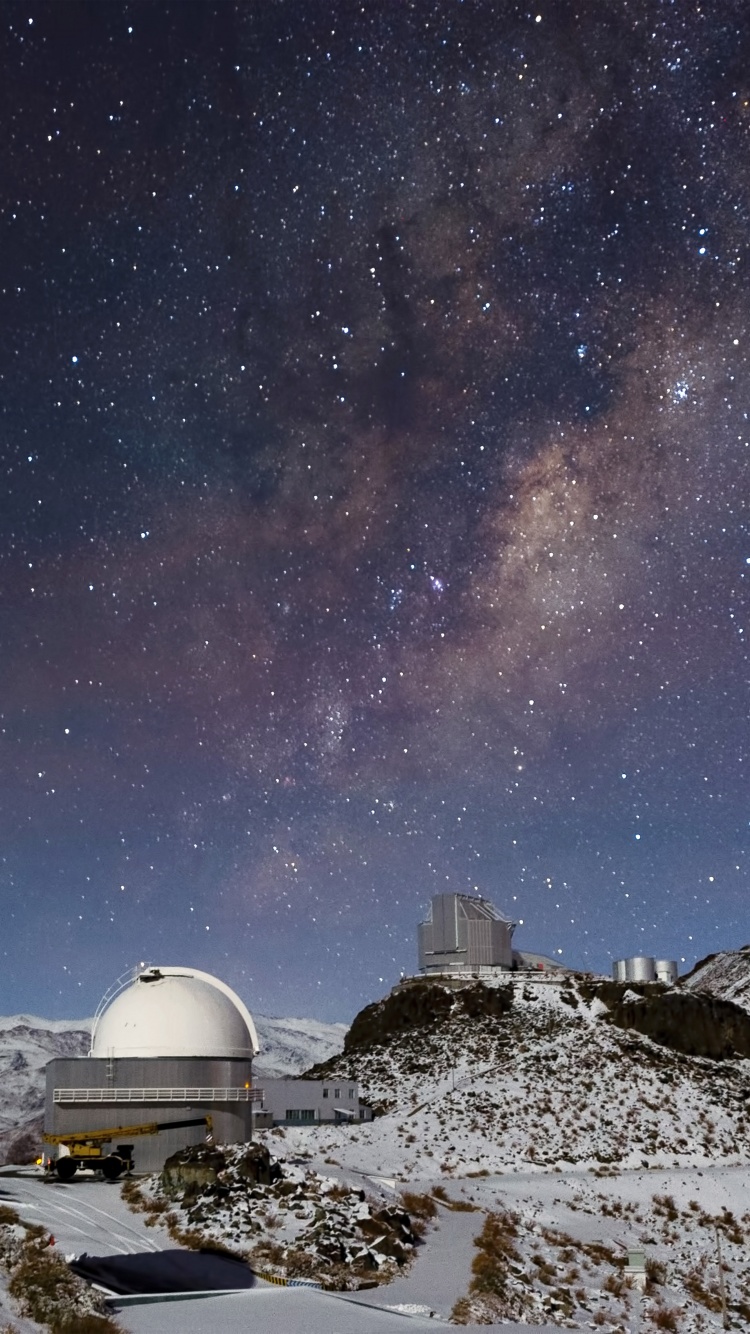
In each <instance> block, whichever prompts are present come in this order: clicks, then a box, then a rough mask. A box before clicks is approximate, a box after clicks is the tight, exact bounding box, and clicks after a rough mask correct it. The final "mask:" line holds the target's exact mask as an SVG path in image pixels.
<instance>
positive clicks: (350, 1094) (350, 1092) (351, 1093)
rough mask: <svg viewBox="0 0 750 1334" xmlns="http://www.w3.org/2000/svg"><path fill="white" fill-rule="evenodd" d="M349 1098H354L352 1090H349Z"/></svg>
mask: <svg viewBox="0 0 750 1334" xmlns="http://www.w3.org/2000/svg"><path fill="white" fill-rule="evenodd" d="M349 1097H350V1098H353V1097H354V1089H349Z"/></svg>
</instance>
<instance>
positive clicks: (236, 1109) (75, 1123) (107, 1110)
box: [44, 1057, 253, 1172]
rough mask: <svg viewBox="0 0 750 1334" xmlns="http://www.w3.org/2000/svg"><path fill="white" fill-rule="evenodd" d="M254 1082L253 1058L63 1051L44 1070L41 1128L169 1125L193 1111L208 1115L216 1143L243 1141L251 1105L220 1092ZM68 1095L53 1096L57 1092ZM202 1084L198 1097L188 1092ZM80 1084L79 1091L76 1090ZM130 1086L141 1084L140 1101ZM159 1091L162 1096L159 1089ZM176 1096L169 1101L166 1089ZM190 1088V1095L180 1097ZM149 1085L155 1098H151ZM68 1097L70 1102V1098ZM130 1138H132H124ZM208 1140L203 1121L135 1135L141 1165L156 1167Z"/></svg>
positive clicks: (125, 1139)
mask: <svg viewBox="0 0 750 1334" xmlns="http://www.w3.org/2000/svg"><path fill="white" fill-rule="evenodd" d="M251 1084H252V1070H251V1063H250V1061H248V1060H244V1059H232V1058H223V1059H212V1058H210V1057H155V1058H133V1057H123V1058H113V1059H109V1060H105V1059H101V1058H96V1057H83V1058H81V1057H78V1058H66V1057H61V1058H58V1059H56V1060H53V1061H50V1062H49V1064H48V1066H47V1071H46V1100H45V1116H44V1129H45V1132H46V1133H48V1134H54V1135H60V1134H64V1133H65V1132H66V1131H69V1132H73V1131H80V1130H105V1129H107V1128H108V1127H109V1126H112V1127H116V1126H133V1125H144V1124H146V1123H149V1122H153V1121H155V1122H158V1123H159V1124H164V1123H166V1122H170V1121H184V1120H188V1119H191V1118H193V1117H196V1118H197V1117H200V1116H205V1115H206V1114H207V1113H208V1114H209V1115H210V1116H211V1119H212V1122H213V1137H214V1140H215V1142H216V1143H231V1144H237V1143H240V1144H241V1143H245V1142H246V1141H248V1140H250V1139H251V1138H252V1114H253V1103H252V1102H250V1101H233V1100H231V1099H230V1098H228V1097H226V1096H225V1097H221V1096H220V1095H221V1093H225V1094H226V1092H227V1091H228V1090H234V1089H238V1090H243V1091H244V1089H245V1086H246V1085H251ZM56 1089H57V1090H60V1091H62V1096H64V1097H65V1098H66V1101H64V1102H59V1101H56V1100H55V1090H56ZM195 1089H200V1090H202V1091H203V1094H204V1095H205V1094H206V1093H208V1092H209V1091H211V1096H202V1097H201V1098H200V1099H198V1098H195V1097H193V1096H190V1095H189V1094H188V1093H187V1090H195ZM72 1090H78V1091H79V1096H78V1097H74V1096H72V1095H71V1091H72ZM87 1090H97V1091H102V1093H103V1098H102V1100H101V1101H100V1100H98V1093H97V1101H88V1100H87V1098H86V1091H87ZM126 1090H137V1091H139V1090H143V1093H144V1096H143V1097H142V1098H139V1099H138V1100H137V1101H131V1100H127V1094H126ZM157 1090H161V1096H159V1095H157ZM165 1090H170V1091H171V1093H172V1095H176V1096H172V1097H170V1099H169V1100H168V1101H165V1100H164V1098H163V1094H164V1091H165ZM181 1090H185V1091H186V1096H184V1097H180V1096H179V1094H180V1091H181ZM149 1091H150V1092H151V1094H152V1096H151V1097H149V1096H148V1094H149ZM67 1099H71V1100H67ZM119 1138H120V1139H121V1140H122V1141H123V1142H128V1136H127V1135H122V1136H120V1137H119ZM205 1138H206V1130H205V1127H203V1126H186V1127H183V1128H181V1129H179V1130H164V1131H160V1132H159V1133H158V1134H156V1135H143V1136H137V1137H135V1138H134V1139H133V1141H132V1143H133V1158H134V1160H135V1164H136V1169H137V1170H138V1171H147V1172H152V1171H159V1170H160V1169H161V1168H162V1166H163V1165H164V1161H165V1159H166V1158H168V1157H169V1155H170V1154H172V1153H175V1152H177V1150H179V1149H182V1148H184V1147H185V1146H186V1145H187V1144H199V1143H201V1142H202V1141H203V1140H205Z"/></svg>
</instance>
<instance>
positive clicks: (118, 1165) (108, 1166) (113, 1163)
mask: <svg viewBox="0 0 750 1334" xmlns="http://www.w3.org/2000/svg"><path fill="white" fill-rule="evenodd" d="M124 1166H125V1164H124V1162H123V1161H122V1158H120V1157H119V1156H118V1154H116V1153H111V1154H110V1155H109V1157H108V1158H105V1159H104V1161H103V1163H102V1174H103V1176H104V1178H105V1180H106V1181H116V1180H117V1178H118V1177H119V1176H121V1175H122V1170H123V1168H124Z"/></svg>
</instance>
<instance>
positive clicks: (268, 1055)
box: [253, 1014, 348, 1075]
mask: <svg viewBox="0 0 750 1334" xmlns="http://www.w3.org/2000/svg"><path fill="white" fill-rule="evenodd" d="M253 1018H254V1020H255V1026H256V1028H257V1030H258V1041H259V1043H260V1054H259V1055H258V1056H257V1057H256V1061H255V1069H256V1070H257V1072H258V1074H259V1075H298V1074H301V1072H302V1071H303V1070H306V1069H307V1067H308V1066H310V1065H314V1064H315V1063H316V1062H318V1061H327V1060H328V1059H329V1057H331V1056H334V1055H336V1053H337V1052H340V1051H341V1050H342V1048H343V1046H344V1038H345V1037H346V1031H347V1027H348V1025H347V1024H324V1023H321V1022H320V1021H319V1020H318V1019H274V1018H273V1017H271V1016H269V1015H266V1014H256V1015H254V1016H253Z"/></svg>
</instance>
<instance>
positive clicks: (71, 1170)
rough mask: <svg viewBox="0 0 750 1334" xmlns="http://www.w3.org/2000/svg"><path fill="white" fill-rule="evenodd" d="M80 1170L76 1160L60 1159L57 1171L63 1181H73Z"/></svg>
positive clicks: (56, 1167) (57, 1163)
mask: <svg viewBox="0 0 750 1334" xmlns="http://www.w3.org/2000/svg"><path fill="white" fill-rule="evenodd" d="M77 1169H78V1163H77V1162H76V1160H75V1158H58V1160H57V1162H56V1163H55V1170H56V1172H57V1175H58V1177H59V1178H60V1180H61V1181H72V1180H73V1177H74V1176H75V1174H76V1171H77Z"/></svg>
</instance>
